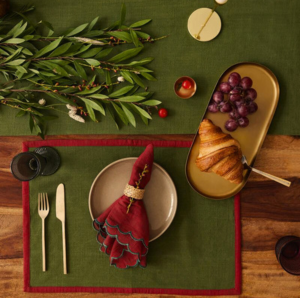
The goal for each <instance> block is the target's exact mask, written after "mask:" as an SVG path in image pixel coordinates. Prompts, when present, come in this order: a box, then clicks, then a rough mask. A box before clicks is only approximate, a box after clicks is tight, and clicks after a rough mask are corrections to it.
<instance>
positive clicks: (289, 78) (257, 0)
mask: <svg viewBox="0 0 300 300" xmlns="http://www.w3.org/2000/svg"><path fill="white" fill-rule="evenodd" d="M123 2H125V3H126V7H127V20H128V24H131V23H130V22H134V21H137V20H143V19H149V18H151V19H152V20H153V21H152V22H151V23H150V24H149V25H147V27H146V28H147V32H149V33H150V34H152V35H153V36H162V35H165V34H167V35H169V36H168V38H166V39H164V40H162V41H159V42H157V43H155V44H153V45H145V51H143V52H142V54H141V55H140V57H149V56H152V57H154V58H155V60H154V61H153V62H152V63H151V64H150V65H149V66H150V67H151V69H153V70H154V71H155V75H156V76H157V78H158V81H157V82H153V83H151V90H152V91H154V92H155V95H154V97H155V99H158V100H161V101H163V106H164V107H165V108H167V109H168V111H169V116H168V118H167V119H160V118H159V117H158V115H157V114H156V113H154V116H153V121H151V124H150V125H149V126H146V125H144V124H143V123H142V122H141V121H139V120H138V124H137V128H133V127H132V126H124V127H122V128H121V130H120V131H118V130H117V129H116V127H115V124H114V123H113V121H112V120H111V119H110V117H109V116H108V117H100V116H99V119H100V123H97V124H96V123H93V122H91V121H88V122H87V123H86V124H81V123H78V122H75V121H74V120H72V119H71V118H69V117H68V116H65V115H60V116H59V119H58V120H55V121H52V122H51V123H49V126H48V127H49V130H48V132H47V134H51V135H59V134H97V133H109V134H113V133H121V134H129V133H131V134H133V133H135V134H138V133H145V134H146V133H147V134H149V133H154V132H155V133H157V134H171V133H178V134H187V133H194V132H195V131H196V130H197V127H198V125H199V123H200V120H201V117H202V116H203V113H204V111H205V108H206V106H207V103H208V101H209V99H210V96H211V93H212V91H213V89H214V87H215V84H216V83H217V81H218V79H219V77H220V75H221V74H222V73H223V72H224V71H225V70H226V69H227V68H228V67H230V66H231V65H233V64H236V63H239V62H245V61H248V62H257V63H261V64H263V65H265V66H267V67H268V68H270V69H271V70H272V71H273V72H274V74H275V75H276V76H277V78H278V80H279V85H280V89H281V91H280V100H279V104H278V109H277V111H276V114H275V116H274V120H273V122H272V124H271V127H270V130H269V133H271V134H286V135H299V134H300V126H299V118H300V101H299V99H298V98H299V97H298V90H297V88H296V87H297V86H298V77H299V76H298V73H299V69H300V60H299V48H300V39H299V36H300V18H299V11H300V1H299V0H289V1H287V0H273V1H270V0H251V1H249V0H230V1H228V3H226V4H225V5H224V6H221V7H219V8H218V10H217V11H218V13H219V15H220V17H221V19H222V30H221V32H220V35H219V36H218V37H217V38H216V39H214V40H213V41H210V42H207V43H202V42H197V41H196V40H194V39H193V38H192V37H191V36H190V34H189V33H188V30H187V21H188V18H189V16H190V14H191V13H192V12H193V11H194V10H196V9H198V8H200V7H211V8H212V7H213V5H214V1H213V0H195V1H191V0H172V1H161V0H151V1H146V0H125V1H123V0H109V1H106V0H105V1H104V0H85V1H74V0H52V1H49V0H30V1H29V0H28V1H24V0H22V1H21V0H11V4H12V6H13V7H14V6H15V5H16V6H18V7H20V6H22V5H24V4H25V3H32V4H34V5H35V6H36V11H35V12H33V13H31V14H30V15H29V16H30V18H32V19H34V20H35V21H37V22H38V21H40V20H41V19H44V20H47V21H49V22H50V23H52V24H53V26H54V28H55V30H56V31H57V32H58V33H60V32H63V30H66V29H67V28H71V27H76V26H78V25H80V24H83V23H85V22H89V21H91V20H92V19H93V18H95V17H96V16H100V24H101V27H105V26H106V25H109V24H111V23H113V22H114V21H115V20H118V19H119V15H120V10H121V5H122V3H123ZM115 51H117V50H115ZM185 75H187V76H191V77H193V78H194V79H195V80H196V82H197V86H198V90H197V93H196V95H195V96H194V97H193V98H191V99H189V100H182V99H180V98H178V97H177V96H176V95H175V93H174V91H173V85H174V82H175V81H176V79H177V78H179V77H180V76H185ZM258 104H259V103H258ZM16 113H17V112H16V111H15V110H13V109H10V108H7V107H2V106H1V110H0V116H1V124H2V126H0V135H29V134H30V131H29V126H28V120H27V117H22V118H15V114H16ZM137 119H139V118H137ZM4 125H5V126H4Z"/></svg>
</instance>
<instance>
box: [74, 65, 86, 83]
mask: <svg viewBox="0 0 300 300" xmlns="http://www.w3.org/2000/svg"><path fill="white" fill-rule="evenodd" d="M73 63H74V66H75V69H76V71H77V73H78V75H79V76H80V77H81V78H82V79H85V80H87V76H86V72H85V70H84V68H83V67H82V66H81V65H80V64H79V63H78V62H77V61H74V62H73Z"/></svg>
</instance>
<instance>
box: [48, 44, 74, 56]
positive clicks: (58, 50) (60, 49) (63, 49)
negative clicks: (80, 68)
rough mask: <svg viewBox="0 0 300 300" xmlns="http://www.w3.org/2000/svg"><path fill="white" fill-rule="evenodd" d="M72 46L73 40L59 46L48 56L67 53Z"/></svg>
mask: <svg viewBox="0 0 300 300" xmlns="http://www.w3.org/2000/svg"><path fill="white" fill-rule="evenodd" d="M71 46H72V42H69V43H66V44H63V45H61V46H59V47H58V48H56V49H55V50H54V51H53V52H51V53H50V54H49V55H48V57H56V56H59V55H61V54H64V53H66V52H67V51H68V50H69V48H70V47H71Z"/></svg>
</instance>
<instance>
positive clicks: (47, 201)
mask: <svg viewBox="0 0 300 300" xmlns="http://www.w3.org/2000/svg"><path fill="white" fill-rule="evenodd" d="M45 194H46V203H47V210H49V208H50V207H49V200H48V194H47V193H45Z"/></svg>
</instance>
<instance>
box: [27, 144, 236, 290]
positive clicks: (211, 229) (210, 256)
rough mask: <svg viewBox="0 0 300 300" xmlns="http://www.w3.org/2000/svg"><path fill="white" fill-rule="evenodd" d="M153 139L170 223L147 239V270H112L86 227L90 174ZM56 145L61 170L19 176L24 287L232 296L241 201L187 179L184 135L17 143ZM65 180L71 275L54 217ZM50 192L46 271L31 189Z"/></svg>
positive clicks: (137, 151)
mask: <svg viewBox="0 0 300 300" xmlns="http://www.w3.org/2000/svg"><path fill="white" fill-rule="evenodd" d="M149 143H152V144H153V145H154V146H155V162H156V163H158V164H160V165H161V166H162V167H163V168H165V170H166V171H167V172H168V173H169V174H170V176H171V177H172V179H173V181H174V183H175V186H176V188H177V193H178V209H177V213H176V216H175V219H174V221H173V223H172V225H171V226H170V228H169V229H168V230H167V231H166V232H165V233H164V234H163V235H162V236H161V237H160V238H159V239H157V240H156V241H154V242H152V243H150V250H149V254H148V266H147V268H146V269H140V268H138V269H127V270H118V269H116V268H113V267H110V266H109V262H108V260H107V256H106V255H104V254H102V253H100V252H99V251H98V245H97V243H96V241H95V232H94V230H93V229H92V228H91V223H92V221H91V218H90V215H89V210H88V193H89V189H90V186H91V184H92V182H93V180H94V178H95V177H96V175H97V174H98V173H99V172H100V171H101V170H102V169H103V168H104V167H105V166H106V165H108V164H110V163H111V162H113V161H115V160H117V159H121V158H124V157H132V156H138V155H139V154H140V153H141V151H142V150H143V149H144V147H145V146H146V145H147V144H149ZM45 145H48V146H54V147H56V149H57V150H58V151H59V153H60V155H61V158H62V165H61V167H60V169H59V171H58V172H57V173H56V174H55V175H53V176H49V177H38V178H36V179H35V180H33V181H31V182H30V183H28V182H24V183H23V211H24V218H23V222H24V224H23V225H24V226H23V230H24V290H25V291H27V292H111V293H152V294H177V295H231V294H239V293H240V289H241V262H240V259H241V258H240V254H241V253H240V251H241V249H240V242H241V241H240V200H239V196H236V197H235V199H233V198H232V199H227V200H223V201H213V200H209V199H206V198H204V197H201V196H200V195H198V194H197V193H196V192H194V191H193V190H192V189H191V188H190V186H189V185H188V183H187V181H186V178H185V174H184V164H185V159H186V156H187V153H188V147H189V146H190V145H191V143H190V142H183V141H146V140H144V141H141V140H52V141H51V140H49V141H34V142H24V143H23V150H24V151H27V150H28V149H30V148H34V147H39V146H45ZM61 182H63V183H64V184H65V187H66V228H67V251H68V269H69V274H68V275H63V274H62V253H61V251H60V250H61V249H60V245H61V236H60V234H57V232H59V233H60V232H61V225H60V222H59V221H58V220H57V219H56V217H55V203H54V202H55V191H56V187H57V185H58V184H59V183H61ZM38 192H48V195H49V201H50V214H49V216H48V218H47V219H46V245H47V246H46V250H47V272H45V273H43V272H42V253H41V220H40V218H39V216H38V212H37V193H38Z"/></svg>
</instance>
